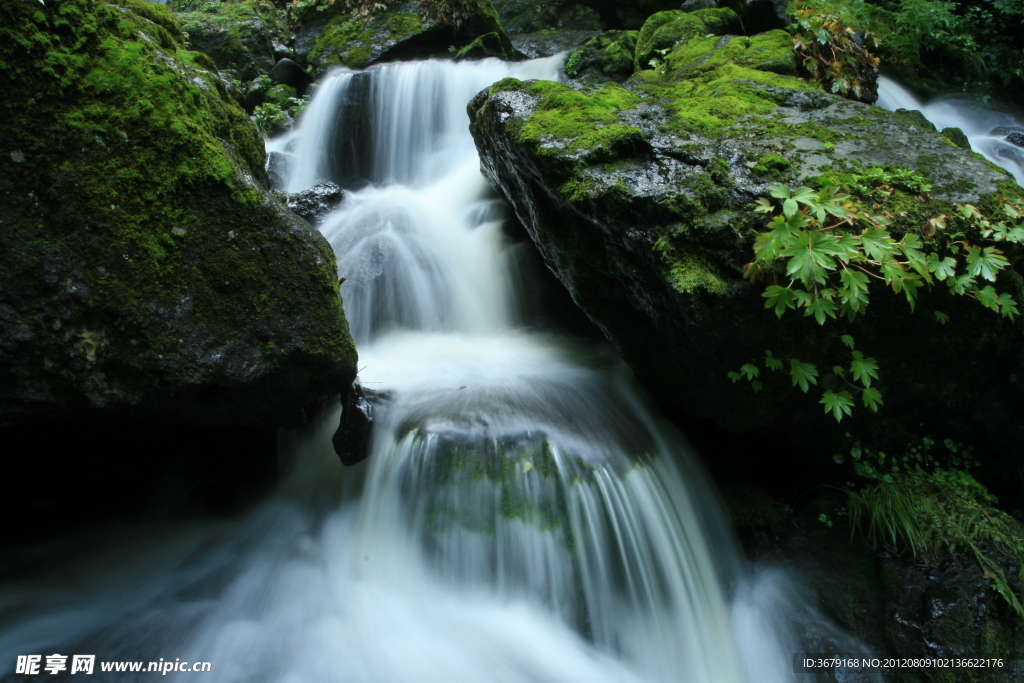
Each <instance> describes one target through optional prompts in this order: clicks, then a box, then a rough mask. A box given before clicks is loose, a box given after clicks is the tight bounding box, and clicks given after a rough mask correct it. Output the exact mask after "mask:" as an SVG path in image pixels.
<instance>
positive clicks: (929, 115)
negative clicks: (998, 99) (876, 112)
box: [877, 76, 1024, 185]
mask: <svg viewBox="0 0 1024 683" xmlns="http://www.w3.org/2000/svg"><path fill="white" fill-rule="evenodd" d="M877 104H878V106H879V107H882V108H883V109H888V110H890V111H895V110H897V109H916V110H917V111H919V112H921V113H922V114H924V117H925V118H926V119H928V120H929V121H931V122H932V123H933V124H935V127H936V128H938V129H939V130H942V129H944V128H959V129H960V130H962V131H963V132H964V135H966V136H967V140H968V141H969V142H970V143H971V149H973V150H974V151H975V152H977V153H979V154H981V155H982V156H983V157H985V158H986V159H988V160H989V161H991V162H992V163H994V164H996V165H997V166H1001V167H1003V168H1005V169H1006V170H1007V171H1009V172H1010V173H1011V174H1012V175H1013V177H1014V178H1015V179H1016V180H1017V182H1018V183H1020V184H1022V185H1024V149H1022V148H1020V147H1018V146H1016V145H1014V144H1012V143H1009V142H1007V141H1006V140H1005V138H1006V133H1002V134H997V135H992V134H991V133H992V131H994V130H996V129H997V128H1019V129H1021V130H1024V120H1022V119H1020V118H1017V117H1015V116H1013V115H1012V114H1009V113H1007V112H1001V111H997V110H994V109H991V108H990V107H985V106H983V105H982V104H981V103H979V102H977V101H975V100H973V99H966V98H962V97H939V98H936V99H934V100H932V101H930V102H928V103H923V102H921V101H920V100H919V99H918V98H917V97H915V96H914V94H913V93H912V92H910V91H909V90H907V89H906V88H904V87H903V86H902V85H900V84H899V83H897V82H896V81H894V80H893V79H891V78H887V77H886V76H881V77H879V79H878V102H877Z"/></svg>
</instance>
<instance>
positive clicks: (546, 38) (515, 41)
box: [512, 29, 600, 59]
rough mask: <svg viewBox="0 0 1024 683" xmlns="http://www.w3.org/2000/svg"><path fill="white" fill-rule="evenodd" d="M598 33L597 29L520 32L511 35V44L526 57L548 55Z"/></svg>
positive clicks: (566, 48)
mask: <svg viewBox="0 0 1024 683" xmlns="http://www.w3.org/2000/svg"><path fill="white" fill-rule="evenodd" d="M598 35H600V32H598V31H576V30H572V29H565V30H561V31H539V32H537V33H520V34H518V35H514V36H512V45H513V47H515V49H516V50H517V51H519V52H520V53H522V54H523V55H525V56H526V57H528V58H529V59H535V58H537V57H550V56H551V55H555V54H558V53H559V52H565V51H567V50H571V49H573V48H574V47H578V46H580V45H582V44H584V43H585V42H587V41H588V40H590V39H591V38H594V37H595V36H598Z"/></svg>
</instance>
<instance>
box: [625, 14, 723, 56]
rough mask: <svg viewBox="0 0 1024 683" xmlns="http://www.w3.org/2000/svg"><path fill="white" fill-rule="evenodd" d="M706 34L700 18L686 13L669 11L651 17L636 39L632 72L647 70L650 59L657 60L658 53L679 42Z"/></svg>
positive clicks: (705, 28)
mask: <svg viewBox="0 0 1024 683" xmlns="http://www.w3.org/2000/svg"><path fill="white" fill-rule="evenodd" d="M707 32H708V30H707V27H706V26H705V25H704V22H703V21H701V19H700V17H697V16H696V15H694V14H690V13H688V12H683V11H681V10H669V11H667V12H658V13H656V14H653V15H651V16H650V17H649V18H648V19H647V21H646V22H644V25H643V28H641V29H640V35H639V37H638V38H637V44H636V59H635V61H634V64H633V68H634V70H636V71H639V70H640V69H645V68H648V66H649V64H648V62H650V61H651V59H652V58H653V59H657V54H656V53H657V52H658V51H664V50H669V49H671V48H672V46H674V45H675V44H676V43H678V42H680V41H684V42H685V41H687V40H689V39H691V38H696V37H698V36H703V35H705V34H706V33H707ZM659 61H660V60H659Z"/></svg>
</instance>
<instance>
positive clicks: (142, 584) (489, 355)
mask: <svg viewBox="0 0 1024 683" xmlns="http://www.w3.org/2000/svg"><path fill="white" fill-rule="evenodd" d="M558 66H559V64H558V60H557V59H549V60H537V61H535V62H529V63H525V64H519V65H512V64H506V63H502V62H499V61H497V60H484V61H482V62H477V63H467V62H463V63H452V62H433V61H432V62H419V63H408V64H391V65H386V66H383V67H378V68H375V69H373V70H371V71H369V72H364V73H360V74H356V73H352V72H339V73H336V74H333V75H331V76H329V77H328V78H327V80H326V81H325V82H324V83H323V84H322V85H321V86H320V88H319V89H318V91H317V94H316V96H315V98H314V100H313V102H312V103H311V105H310V107H309V109H308V111H307V113H306V115H305V117H304V118H303V119H302V122H301V127H300V128H299V129H298V131H296V133H294V134H293V135H291V136H290V137H289V138H288V139H286V140H284V141H278V142H277V144H278V145H279V149H280V150H282V151H285V152H287V153H288V154H290V155H291V161H290V164H289V167H288V168H289V170H288V177H287V179H286V186H287V187H288V188H289V189H293V190H295V189H304V188H305V187H308V186H310V185H312V184H314V183H315V182H317V181H319V180H324V179H331V180H335V181H338V182H342V183H344V184H346V185H347V186H348V188H349V193H348V195H347V196H346V199H345V200H344V202H343V204H342V205H341V206H340V207H339V208H338V210H337V211H336V212H335V213H334V214H332V215H331V216H329V217H328V218H327V219H326V220H325V221H324V223H323V224H322V225H321V229H322V231H323V233H324V234H325V236H327V238H328V239H329V240H330V242H331V244H332V245H333V247H334V249H335V251H336V254H337V256H338V264H339V272H340V274H341V275H344V276H346V277H347V280H346V282H345V284H344V285H343V293H344V300H345V306H346V310H347V313H348V315H349V318H350V321H351V324H352V330H353V334H354V335H355V337H356V339H357V342H358V343H359V352H360V364H361V365H362V366H364V367H363V368H362V370H361V373H360V381H361V382H363V384H364V386H365V387H367V388H369V389H373V390H376V391H378V392H381V393H382V394H385V395H386V396H387V397H388V399H387V401H386V403H385V404H384V407H383V408H382V412H381V413H380V415H379V419H378V422H377V424H376V425H375V430H374V436H373V442H372V453H371V456H370V458H369V460H368V461H367V462H366V463H364V464H360V465H359V466H357V467H354V468H351V469H349V470H346V471H344V472H342V471H341V467H340V465H339V463H338V462H337V458H336V457H335V456H334V455H333V453H332V452H331V447H330V434H331V431H332V430H333V427H334V426H335V425H336V424H337V419H338V415H337V414H336V413H335V414H333V415H329V416H326V417H325V418H324V420H325V421H324V422H323V423H322V424H321V425H319V426H318V427H315V428H312V429H310V430H308V433H306V434H305V435H304V436H297V435H292V436H290V437H288V439H287V442H286V443H285V445H284V448H283V450H284V451H285V452H286V453H288V454H291V456H292V457H293V458H294V459H295V461H296V463H295V468H294V471H293V473H292V475H291V477H290V479H288V480H287V481H285V482H284V483H283V484H282V485H281V487H280V489H279V491H278V492H277V494H276V495H275V496H274V497H273V498H272V499H271V500H270V501H268V502H267V503H265V504H264V505H263V506H261V507H260V508H259V509H257V510H256V511H254V512H253V513H252V514H250V515H249V516H248V517H247V518H245V519H243V520H241V521H239V522H237V523H234V524H231V525H222V526H221V527H216V528H211V527H203V528H197V529H183V530H182V529H179V530H175V531H170V530H160V531H159V534H157V535H158V536H159V540H152V538H151V539H150V540H145V541H142V540H135V541H130V540H123V541H122V542H121V544H120V545H119V546H118V549H117V550H114V551H112V552H111V554H108V555H104V556H101V557H99V558H96V559H94V560H93V561H92V562H90V563H88V564H84V565H82V566H76V567H75V568H74V571H73V572H72V574H73V575H74V576H75V577H76V578H75V579H74V581H75V582H76V585H75V586H74V587H72V588H71V589H68V588H67V585H68V583H67V577H66V576H63V575H62V576H58V577H55V578H54V579H53V580H50V581H47V580H41V581H38V582H35V583H33V584H32V585H31V586H27V585H26V586H19V587H16V588H12V589H9V590H7V591H6V592H5V593H3V594H0V607H6V608H8V610H9V612H8V613H9V614H15V615H18V616H16V617H14V618H13V620H11V621H9V622H8V624H7V628H6V629H5V631H4V632H3V633H2V634H0V661H14V659H13V657H14V656H16V655H17V654H24V653H28V652H47V653H49V652H62V651H64V650H67V651H68V652H78V653H85V652H89V653H96V654H97V655H98V658H100V659H106V660H114V659H128V660H149V659H156V658H158V657H165V658H166V657H168V656H170V657H180V658H182V659H185V660H189V661H210V662H212V663H213V667H214V671H215V678H213V679H211V680H217V681H218V682H219V683H234V682H236V681H237V682H241V681H281V682H287V683H300V682H309V683H330V682H333V681H339V682H340V681H344V682H365V683H377V682H384V681H396V682H404V681H416V682H417V683H422V682H424V681H426V682H433V681H436V682H437V683H452V682H456V681H465V682H467V683H476V682H479V681H502V682H509V683H511V682H517V681H522V682H523V683H534V682H537V681H551V682H561V681H564V682H565V683H578V682H580V681H587V682H588V683H603V682H606V681H607V682H609V683H611V682H637V683H639V682H644V683H654V682H660V681H665V682H668V681H673V682H674V681H685V682H686V683H791V682H792V681H795V680H796V677H795V676H794V674H792V668H791V666H792V665H791V656H792V653H793V652H794V651H796V650H797V649H799V647H800V642H801V641H800V637H801V635H803V634H801V633H800V631H805V632H806V631H807V630H808V624H810V623H813V621H814V620H813V619H808V618H807V615H808V614H812V613H813V610H811V611H804V612H801V611H800V610H801V609H805V608H803V607H801V606H802V605H803V603H802V602H801V601H800V600H799V599H797V598H795V597H793V595H795V594H793V593H792V591H791V590H790V588H789V587H788V586H787V584H786V581H785V580H784V578H783V577H781V575H777V574H772V575H770V576H760V577H754V578H751V576H748V572H747V570H746V569H745V568H744V567H743V564H742V562H741V561H740V559H739V558H738V556H737V555H736V552H735V549H734V546H733V542H732V539H731V537H730V535H729V532H728V531H727V529H726V526H725V523H724V522H723V517H722V515H721V514H720V512H719V510H718V508H717V503H716V502H715V500H714V498H713V496H712V495H709V493H708V491H709V489H710V485H709V484H708V482H707V481H706V480H705V479H704V477H703V476H702V474H701V473H700V471H699V468H698V467H697V466H696V465H695V464H694V462H693V460H692V456H691V455H690V454H689V453H688V451H687V448H686V446H685V444H684V443H683V442H682V440H681V439H680V438H679V437H678V436H677V435H676V434H675V433H674V432H673V430H672V429H671V428H669V427H666V426H665V425H662V424H660V423H659V422H658V421H657V420H656V419H655V418H654V417H653V416H652V413H651V412H650V411H649V409H648V408H647V407H646V406H645V405H644V403H643V402H642V400H641V399H640V398H639V397H638V395H637V392H636V390H635V389H634V388H633V386H632V384H631V380H630V375H629V372H628V371H627V370H626V369H625V368H624V366H623V365H622V364H621V363H620V362H619V361H618V360H616V359H614V358H611V357H610V356H608V354H607V353H606V352H604V351H601V350H594V349H588V348H577V347H574V346H572V345H570V344H569V343H568V342H566V341H565V340H561V339H559V338H557V337H554V336H547V335H540V334H536V333H528V332H526V331H525V330H523V329H520V328H519V327H517V324H518V323H517V320H516V315H515V311H516V308H517V306H516V304H517V302H516V300H515V295H514V292H515V291H517V288H516V286H515V278H516V277H517V276H518V275H519V274H518V273H516V272H515V271H514V270H512V269H511V268H510V267H509V264H510V263H514V262H515V260H514V259H511V258H509V254H508V250H507V249H506V248H505V246H504V240H503V237H502V233H501V230H500V228H501V216H502V208H501V203H500V202H499V201H498V200H497V198H496V197H495V196H494V195H493V193H492V191H491V190H490V188H489V187H488V186H487V184H486V183H485V181H484V180H483V178H482V177H481V175H480V173H479V168H478V164H479V162H478V159H477V157H476V152H475V149H474V146H473V143H472V140H471V138H470V136H469V134H468V131H467V127H468V119H467V115H466V112H465V107H466V103H467V102H468V100H469V99H470V98H471V97H472V96H473V95H474V94H475V93H477V92H478V91H480V90H481V89H483V88H485V87H488V86H489V85H490V84H491V83H493V82H495V81H497V80H499V79H500V78H502V77H505V76H518V77H520V78H530V77H543V78H548V79H555V78H557V72H558ZM119 558H120V559H119ZM126 558H127V559H126ZM112 565H113V566H116V567H117V571H112V570H111V566H112ZM792 617H795V618H796V619H798V620H802V625H800V626H799V627H798V626H797V624H798V623H800V622H797V621H794V619H793V618H792ZM815 634H816V635H817V636H818V637H819V638H821V639H823V640H819V641H818V642H819V644H820V643H821V642H825V641H827V642H828V643H829V644H828V647H835V648H840V649H838V650H837V651H842V652H854V651H857V649H856V646H854V645H852V644H850V643H848V642H845V641H844V640H843V638H842V636H840V635H838V634H835V633H832V632H831V631H828V630H827V629H817V630H816V631H815ZM822 634H825V635H822ZM818 651H821V650H820V649H819V650H818ZM185 678H187V676H186V675H175V674H171V676H170V678H169V680H179V679H180V680H185ZM140 680H142V678H140ZM188 680H193V678H188Z"/></svg>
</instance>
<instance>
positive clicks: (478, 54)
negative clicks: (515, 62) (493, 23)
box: [455, 31, 515, 60]
mask: <svg viewBox="0 0 1024 683" xmlns="http://www.w3.org/2000/svg"><path fill="white" fill-rule="evenodd" d="M508 45H509V43H508V41H507V40H505V41H503V40H502V39H501V36H500V35H498V34H497V33H495V32H493V31H492V32H491V33H485V34H483V35H482V36H480V37H478V38H476V39H475V40H474V41H473V42H472V43H470V44H469V45H467V46H466V47H464V48H462V49H461V50H459V51H458V52H456V53H455V59H486V58H487V57H497V58H498V59H506V60H509V59H513V58H514V57H515V54H514V53H512V52H509V51H508V50H507V48H508Z"/></svg>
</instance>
